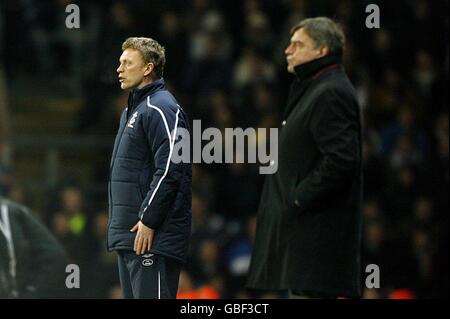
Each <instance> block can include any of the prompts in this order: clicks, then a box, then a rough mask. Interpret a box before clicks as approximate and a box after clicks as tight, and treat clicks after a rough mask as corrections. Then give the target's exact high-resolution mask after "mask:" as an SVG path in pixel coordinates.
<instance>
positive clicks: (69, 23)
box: [66, 3, 80, 29]
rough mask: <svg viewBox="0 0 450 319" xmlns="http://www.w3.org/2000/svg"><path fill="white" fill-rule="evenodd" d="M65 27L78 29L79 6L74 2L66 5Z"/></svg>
mask: <svg viewBox="0 0 450 319" xmlns="http://www.w3.org/2000/svg"><path fill="white" fill-rule="evenodd" d="M66 13H69V14H68V15H67V17H66V28H68V29H79V28H80V7H79V6H78V5H76V4H73V3H71V4H68V5H67V6H66Z"/></svg>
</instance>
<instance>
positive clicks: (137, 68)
mask: <svg viewBox="0 0 450 319" xmlns="http://www.w3.org/2000/svg"><path fill="white" fill-rule="evenodd" d="M119 62H120V65H119V67H118V68H117V73H119V82H120V88H121V89H122V90H126V89H134V88H141V87H143V86H144V85H146V84H147V81H146V76H148V75H149V74H150V72H151V70H152V69H153V64H152V63H148V64H145V63H144V59H143V58H142V55H141V53H140V52H139V51H138V50H135V49H130V48H129V49H126V50H124V51H123V53H122V55H121V56H120V59H119Z"/></svg>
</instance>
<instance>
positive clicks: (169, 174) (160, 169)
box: [139, 105, 182, 229]
mask: <svg viewBox="0 0 450 319" xmlns="http://www.w3.org/2000/svg"><path fill="white" fill-rule="evenodd" d="M149 108H150V109H149V112H148V118H147V121H148V123H147V125H146V130H147V132H146V135H147V140H148V143H149V146H150V148H151V151H152V154H153V157H154V158H153V161H154V165H155V170H154V174H153V177H152V181H151V183H150V189H149V191H148V192H147V194H146V196H145V199H144V201H143V203H142V205H141V209H140V211H139V218H140V220H141V221H142V223H143V224H144V225H146V226H148V227H150V228H152V229H158V228H159V227H160V226H161V225H162V223H163V222H164V219H165V218H166V216H167V214H168V212H169V210H170V209H171V207H173V204H174V202H175V198H176V194H177V192H178V189H179V182H180V176H181V175H182V164H176V163H174V162H172V161H171V158H172V151H173V148H174V143H175V140H174V138H175V137H176V134H177V129H178V127H179V126H180V125H182V123H181V122H182V121H181V120H180V109H179V108H177V109H175V108H160V107H158V106H154V105H149Z"/></svg>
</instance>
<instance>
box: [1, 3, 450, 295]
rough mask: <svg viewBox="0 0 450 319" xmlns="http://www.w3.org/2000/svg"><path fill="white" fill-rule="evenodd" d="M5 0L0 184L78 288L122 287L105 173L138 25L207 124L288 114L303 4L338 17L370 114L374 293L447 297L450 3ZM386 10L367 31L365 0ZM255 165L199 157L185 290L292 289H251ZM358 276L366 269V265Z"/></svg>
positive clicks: (173, 83) (369, 230) (259, 123)
mask: <svg viewBox="0 0 450 319" xmlns="http://www.w3.org/2000/svg"><path fill="white" fill-rule="evenodd" d="M69 3H70V1H64V0H59V1H56V0H55V1H51V0H46V1H27V0H20V1H2V2H0V134H1V135H0V194H1V195H2V196H5V197H9V198H11V199H13V200H15V201H18V202H20V203H23V204H26V205H28V206H29V207H31V208H32V209H33V210H34V212H35V213H36V214H37V215H38V216H39V218H40V219H41V220H42V221H43V222H44V223H45V224H46V225H47V226H48V227H49V229H50V230H51V231H52V233H53V234H54V235H55V236H56V237H57V238H58V239H59V240H60V242H61V243H62V244H63V245H64V247H65V248H66V250H67V253H68V254H69V256H70V259H71V262H73V263H76V264H79V265H80V268H81V288H80V289H79V290H77V292H76V294H77V297H81V298H117V297H119V296H120V290H119V286H118V276H117V270H116V257H115V255H114V254H109V253H106V251H105V232H106V226H107V218H108V216H107V194H106V191H107V189H106V188H107V187H106V185H107V179H108V173H109V171H108V170H109V159H110V153H111V148H112V146H113V138H114V134H115V131H116V129H117V126H118V115H119V114H120V112H121V110H122V109H123V108H124V106H125V105H126V102H127V93H126V92H121V90H120V88H119V85H118V82H117V76H116V71H115V70H116V68H117V66H118V57H119V56H120V52H121V50H120V46H121V43H122V42H123V40H124V39H125V38H126V37H128V36H149V37H153V38H155V39H157V40H158V41H159V42H160V43H161V44H163V45H164V46H165V47H166V54H167V64H166V70H165V79H166V81H167V82H168V84H169V86H170V88H171V89H172V90H173V91H174V93H175V95H176V96H177V97H178V99H179V101H180V102H181V103H180V104H181V105H182V106H183V108H184V109H186V110H187V111H188V113H189V114H190V116H191V118H192V119H201V120H202V127H204V128H205V127H209V126H213V127H218V128H220V129H223V128H225V127H243V128H246V127H266V128H269V127H278V125H279V122H280V120H281V118H280V113H281V112H282V109H283V107H284V103H285V100H286V97H287V91H288V88H289V84H290V81H291V77H290V76H289V75H288V74H287V72H286V71H285V69H286V66H285V61H284V54H283V51H284V49H285V47H286V45H287V43H288V41H289V30H290V27H292V26H293V25H294V24H296V23H297V22H298V21H300V20H301V19H303V18H305V17H310V16H317V15H326V16H329V17H333V18H336V19H337V20H338V21H340V22H341V23H342V24H343V25H344V26H345V30H346V34H347V37H348V44H347V52H346V55H345V66H346V70H347V72H348V74H349V76H350V78H351V80H352V82H353V83H354V85H355V87H356V89H357V93H358V98H359V101H360V103H361V107H362V109H363V113H364V119H365V130H364V137H365V140H364V163H365V164H364V171H365V185H364V187H365V190H364V192H365V200H364V211H363V214H364V217H365V220H364V234H363V262H362V264H363V266H365V265H368V264H372V263H375V264H377V265H379V267H380V269H381V289H372V290H367V289H366V290H365V291H364V298H408V297H412V298H435V297H444V296H448V251H449V247H448V185H449V184H448V183H449V170H448V146H449V145H448V137H449V135H448V103H449V102H448V74H449V73H448V67H449V64H448V63H449V51H448V36H449V34H448V33H449V32H448V22H449V19H448V1H443V0H439V1H424V0H405V1H403V0H401V1H348V0H341V1H327V0H314V1H312V0H309V1H308V0H285V1H283V0H280V1H270V0H260V1H258V0H244V1H212V0H191V1H182V0H175V1H162V0H152V1H141V0H137V1H127V2H125V1H113V0H111V1H101V2H94V1H77V2H76V3H77V4H78V5H79V7H80V13H81V28H80V29H67V28H66V26H65V19H66V16H67V13H65V7H66V5H68V4H69ZM370 3H375V4H378V5H379V6H380V9H381V29H367V28H366V26H365V19H366V16H367V13H366V12H365V8H366V5H368V4H370ZM257 168H258V167H257V166H256V165H254V164H253V165H246V164H220V165H219V164H217V165H204V164H196V165H194V167H193V191H194V192H193V229H192V231H193V233H192V240H191V245H190V258H189V263H188V264H187V266H186V267H185V269H184V271H183V273H182V276H181V280H180V297H185V298H214V297H216V298H217V297H220V298H246V297H264V298H282V297H284V295H282V294H279V293H276V292H263V293H261V294H257V295H255V294H253V293H252V292H249V291H247V290H245V289H244V288H243V286H244V281H245V276H246V272H247V268H248V263H249V259H250V254H251V247H252V236H253V231H254V227H255V213H256V210H257V205H258V199H259V194H260V190H261V186H262V181H263V177H262V176H260V175H258V170H257ZM362 270H363V273H364V269H362Z"/></svg>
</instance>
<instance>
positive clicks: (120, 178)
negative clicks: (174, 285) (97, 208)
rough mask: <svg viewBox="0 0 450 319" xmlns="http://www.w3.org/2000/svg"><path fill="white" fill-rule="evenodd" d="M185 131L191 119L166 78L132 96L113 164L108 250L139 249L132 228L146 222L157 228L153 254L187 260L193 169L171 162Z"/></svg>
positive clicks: (116, 144)
mask: <svg viewBox="0 0 450 319" xmlns="http://www.w3.org/2000/svg"><path fill="white" fill-rule="evenodd" d="M181 128H184V129H186V130H189V129H190V126H189V120H188V117H187V115H186V113H185V112H184V111H183V110H182V109H181V107H180V106H179V105H178V103H177V101H176V99H175V98H174V96H173V95H172V94H171V93H170V92H168V91H167V90H166V89H165V84H164V80H163V79H159V80H157V81H155V82H153V83H151V84H149V85H147V86H145V87H143V88H141V89H134V90H133V91H132V92H131V93H130V96H129V98H128V107H127V108H126V109H125V110H124V111H123V113H122V116H121V119H120V128H119V131H118V133H117V137H116V140H115V143H114V150H113V153H112V159H111V172H110V179H109V184H108V191H109V224H108V250H110V251H111V250H133V245H134V238H135V236H136V233H135V232H134V233H132V232H130V229H131V228H132V227H133V226H134V225H135V224H136V223H137V222H138V221H139V220H141V221H142V223H144V224H145V225H146V226H148V227H150V228H153V229H155V237H154V239H153V244H152V248H151V250H150V252H152V253H155V254H158V255H162V256H166V257H170V258H173V259H176V260H179V261H182V262H185V261H186V254H187V248H188V239H189V235H190V229H191V217H192V214H191V184H192V172H191V164H190V163H179V164H175V163H174V162H172V161H171V158H172V157H173V156H172V155H173V154H172V150H173V149H174V144H175V143H178V140H177V141H175V139H176V138H177V131H179V130H180V129H181Z"/></svg>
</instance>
